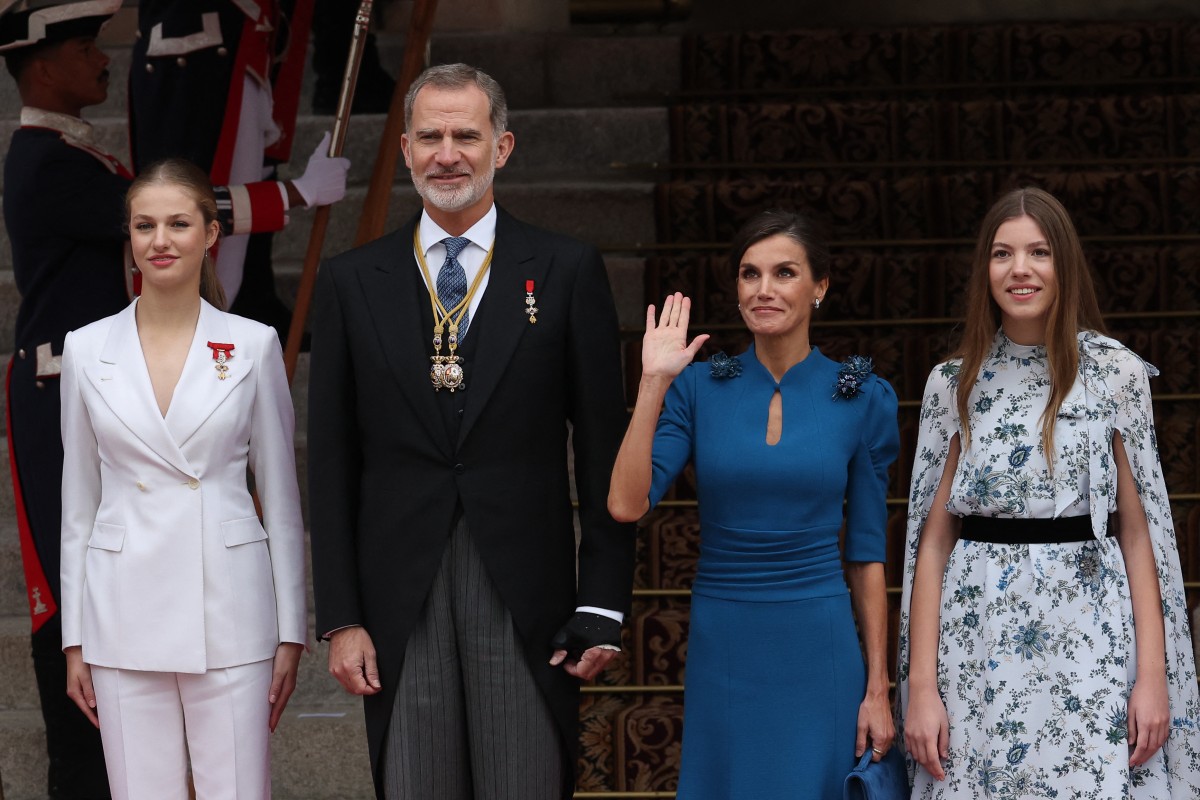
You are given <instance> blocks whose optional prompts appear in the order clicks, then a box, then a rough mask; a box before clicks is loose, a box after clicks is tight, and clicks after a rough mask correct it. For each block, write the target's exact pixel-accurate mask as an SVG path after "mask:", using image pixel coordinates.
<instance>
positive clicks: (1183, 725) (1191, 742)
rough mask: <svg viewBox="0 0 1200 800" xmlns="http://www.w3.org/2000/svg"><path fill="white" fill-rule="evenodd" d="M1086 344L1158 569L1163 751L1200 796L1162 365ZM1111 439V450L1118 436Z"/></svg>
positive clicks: (1197, 729) (1196, 708)
mask: <svg viewBox="0 0 1200 800" xmlns="http://www.w3.org/2000/svg"><path fill="white" fill-rule="evenodd" d="M1089 345H1090V347H1089ZM1114 345H1115V346H1114ZM1085 349H1090V350H1092V356H1093V358H1092V359H1091V360H1090V364H1092V365H1095V366H1096V368H1097V372H1098V374H1099V376H1100V377H1101V379H1102V380H1103V383H1104V384H1105V385H1106V386H1107V388H1108V389H1109V391H1110V392H1111V394H1110V397H1111V399H1112V413H1113V429H1114V430H1115V431H1116V432H1119V433H1120V434H1121V440H1122V442H1123V443H1124V447H1125V453H1126V455H1127V456H1128V457H1129V466H1130V469H1131V471H1132V472H1133V479H1134V483H1135V484H1136V485H1137V492H1138V497H1139V498H1140V499H1141V501H1142V510H1143V511H1144V512H1145V515H1146V522H1147V524H1148V526H1149V530H1150V541H1151V544H1152V545H1153V550H1154V561H1155V566H1156V567H1157V570H1158V584H1159V591H1160V593H1161V595H1162V610H1163V629H1164V633H1165V640H1166V654H1165V655H1166V666H1167V693H1168V697H1169V700H1170V707H1171V731H1170V734H1169V735H1168V737H1167V741H1166V744H1164V745H1163V753H1164V756H1165V758H1166V763H1167V767H1168V770H1169V772H1170V773H1171V775H1172V777H1173V778H1174V779H1175V780H1176V781H1179V782H1180V783H1182V784H1184V785H1186V786H1188V787H1189V788H1190V789H1191V790H1192V791H1191V796H1193V797H1200V783H1197V782H1196V781H1197V779H1196V769H1195V765H1196V764H1197V763H1200V691H1198V690H1197V685H1196V666H1195V655H1194V651H1193V645H1192V639H1191V634H1190V628H1189V625H1188V607H1187V598H1186V597H1185V595H1184V589H1183V574H1182V570H1181V569H1180V566H1179V548H1178V546H1177V544H1176V541H1175V526H1174V522H1173V520H1172V517H1171V506H1170V503H1169V502H1168V497H1167V486H1166V482H1165V480H1164V478H1163V471H1162V464H1161V462H1160V460H1159V456H1158V441H1157V439H1156V437H1155V433H1154V412H1153V409H1152V407H1151V402H1150V400H1151V398H1150V378H1151V377H1153V376H1154V375H1157V374H1158V370H1156V369H1155V368H1154V367H1152V366H1151V365H1149V364H1147V363H1146V362H1144V361H1142V360H1141V358H1139V357H1138V356H1137V355H1136V354H1134V353H1133V352H1132V351H1130V350H1128V349H1127V348H1125V347H1124V346H1123V345H1120V344H1118V343H1116V342H1113V341H1112V340H1106V339H1104V338H1102V337H1094V339H1093V340H1092V341H1091V342H1085ZM1085 363H1087V362H1085ZM1105 445H1106V446H1107V448H1108V452H1109V453H1111V450H1112V441H1111V437H1110V438H1109V441H1107V442H1106V443H1105ZM1093 502H1095V498H1093ZM1172 796H1173V797H1174V796H1180V797H1182V796H1183V794H1182V793H1179V794H1176V793H1175V792H1172Z"/></svg>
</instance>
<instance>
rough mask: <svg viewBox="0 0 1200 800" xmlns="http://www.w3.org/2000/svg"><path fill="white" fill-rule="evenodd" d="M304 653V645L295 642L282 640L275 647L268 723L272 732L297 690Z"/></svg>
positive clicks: (268, 699) (268, 697)
mask: <svg viewBox="0 0 1200 800" xmlns="http://www.w3.org/2000/svg"><path fill="white" fill-rule="evenodd" d="M303 653H304V645H302V644H296V643H295V642H280V643H279V646H278V647H276V648H275V663H274V664H273V665H272V668H271V693H270V695H268V696H267V701H268V702H269V703H270V704H271V718H270V720H269V721H268V723H267V725H268V727H270V729H271V733H274V732H275V726H276V725H278V724H279V718H280V717H281V716H283V709H285V708H286V707H287V703H288V698H290V697H291V696H292V692H294V691H295V690H296V673H297V672H298V671H299V670H300V656H301V654H303Z"/></svg>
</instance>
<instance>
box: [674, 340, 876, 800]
mask: <svg viewBox="0 0 1200 800" xmlns="http://www.w3.org/2000/svg"><path fill="white" fill-rule="evenodd" d="M736 361H737V362H739V363H740V365H741V372H740V374H739V375H737V376H736V377H716V376H715V375H714V374H713V370H711V369H710V364H709V363H701V364H693V365H691V366H689V367H688V368H687V369H686V370H684V372H683V373H682V374H681V375H680V376H679V377H678V378H676V379H675V381H674V383H673V384H672V385H671V388H670V390H669V391H668V393H667V398H666V402H665V404H664V408H663V412H662V415H661V417H660V418H659V423H658V429H657V431H656V432H655V437H654V454H653V461H654V478H653V484H652V488H651V492H650V502H651V505H654V504H657V503H658V501H659V500H661V499H662V497H663V495H664V494H665V493H666V491H667V489H668V488H670V486H671V484H672V483H673V481H674V480H675V478H676V476H678V474H679V473H680V472H681V471H682V470H683V468H684V467H685V466H686V465H687V464H688V462H689V461H690V462H692V463H693V464H694V465H695V471H696V482H697V494H698V499H699V509H700V559H699V564H698V569H697V574H696V580H695V583H694V584H693V586H692V610H691V624H690V634H689V638H688V655H687V675H686V695H685V700H684V725H683V757H682V765H681V771H680V779H679V790H678V792H679V793H678V797H679V800H739V799H744V800H776V798H777V799H778V800H798V798H813V799H814V800H824V799H825V798H829V800H834V799H835V798H840V797H841V796H842V794H841V792H842V782H843V780H844V779H845V777H846V774H847V773H848V772H849V771H850V769H851V768H852V767H853V766H854V763H855V758H854V742H855V734H856V726H857V722H858V707H859V704H860V703H861V702H862V698H863V692H864V690H865V688H866V675H865V670H864V666H863V657H862V651H861V648H860V646H859V641H858V635H857V633H856V630H855V624H854V617H853V615H852V613H851V607H850V595H849V591H848V589H847V587H846V582H845V578H844V576H843V572H842V557H843V555H844V556H845V559H846V560H848V561H884V560H885V559H886V555H887V552H886V550H887V548H886V521H887V508H886V505H885V501H886V498H887V484H888V475H887V470H888V467H889V466H890V465H891V463H892V462H893V461H894V460H895V458H896V453H897V451H898V449H899V433H898V430H897V424H896V395H895V393H894V392H893V391H892V388H891V386H889V385H888V383H887V382H886V381H884V380H882V379H881V378H878V377H876V376H874V375H870V374H868V375H866V376H865V378H864V379H862V381H861V385H860V386H859V388H858V391H857V393H856V394H855V395H854V396H853V397H850V398H846V397H839V398H838V399H834V394H835V389H836V385H837V383H838V377H839V368H840V367H841V365H840V364H838V363H837V362H835V361H831V360H830V359H828V358H826V357H825V356H823V355H821V353H820V351H818V350H817V349H816V348H814V349H813V350H812V352H811V353H810V354H809V356H808V358H806V359H805V360H804V361H802V362H800V363H799V364H797V365H795V366H794V367H792V368H791V369H790V370H789V371H788V372H787V374H786V375H784V376H783V380H781V381H779V382H778V383H776V381H775V379H774V378H773V377H772V376H771V374H770V372H768V371H767V369H766V368H765V367H764V366H763V365H762V364H761V363H759V361H758V358H757V357H756V356H755V354H754V349H753V348H751V349H750V350H748V351H747V352H745V353H743V354H742V355H740V356H738V357H737V358H736ZM777 390H778V391H779V392H780V396H781V399H782V402H783V434H782V437H781V439H780V440H779V442H778V443H777V444H775V445H768V444H767V443H766V431H767V414H768V408H769V406H770V402H771V398H772V396H773V395H774V393H775V391H777ZM843 501H845V503H844V505H843ZM843 520H844V521H845V524H846V535H845V540H844V548H845V552H844V554H843V553H842V552H841V551H840V549H839V546H838V544H839V543H838V533H839V530H840V529H841V527H842V523H843Z"/></svg>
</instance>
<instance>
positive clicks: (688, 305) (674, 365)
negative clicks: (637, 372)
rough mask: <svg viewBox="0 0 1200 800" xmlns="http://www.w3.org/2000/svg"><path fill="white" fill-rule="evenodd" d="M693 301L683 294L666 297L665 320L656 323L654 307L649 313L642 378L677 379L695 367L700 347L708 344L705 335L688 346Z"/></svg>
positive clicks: (643, 338)
mask: <svg viewBox="0 0 1200 800" xmlns="http://www.w3.org/2000/svg"><path fill="white" fill-rule="evenodd" d="M691 310H692V301H691V300H690V299H689V298H687V297H684V296H683V294H682V293H681V292H676V293H675V294H673V295H667V299H666V300H664V301H663V308H662V316H661V317H660V318H659V320H658V322H657V324H656V323H655V321H654V306H650V307H649V308H647V309H646V335H645V336H643V337H642V377H643V378H654V377H659V378H674V377H675V376H676V375H678V374H679V373H681V372H683V368H684V367H686V366H687V365H688V364H690V363H692V359H694V358H695V357H696V353H697V352H698V351H699V350H700V347H701V346H702V345H703V344H704V343H705V342H707V341H708V334H707V333H702V334H700V335H699V336H697V337H696V338H695V339H693V340H692V343H691V344H690V345H689V344H688V343H687V327H688V317H689V316H690V315H691Z"/></svg>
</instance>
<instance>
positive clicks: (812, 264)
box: [729, 208, 830, 281]
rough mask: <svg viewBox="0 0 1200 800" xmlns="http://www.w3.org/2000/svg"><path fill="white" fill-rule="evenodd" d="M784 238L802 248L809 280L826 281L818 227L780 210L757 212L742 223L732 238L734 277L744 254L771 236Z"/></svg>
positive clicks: (823, 247) (825, 248)
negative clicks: (810, 272)
mask: <svg viewBox="0 0 1200 800" xmlns="http://www.w3.org/2000/svg"><path fill="white" fill-rule="evenodd" d="M780 235H782V236H786V237H788V238H789V239H792V240H793V241H795V242H796V243H797V244H798V245H800V246H801V247H803V248H804V254H805V256H807V258H808V268H809V270H811V271H812V279H813V280H814V281H821V280H824V279H825V278H828V277H829V263H830V257H829V246H828V245H827V244H826V243H825V239H824V237H823V236H821V234H820V232H819V231H818V228H817V223H816V222H814V221H813V220H812V219H811V218H810V217H807V216H805V215H803V214H800V213H798V212H796V211H788V210H786V209H782V208H769V209H767V210H766V211H760V212H758V213H757V214H755V215H754V216H753V217H751V218H750V219H748V220H746V222H745V223H743V225H742V227H741V228H739V229H738V232H737V233H736V234H734V237H733V245H732V247H731V248H730V253H729V260H730V264H731V265H732V267H733V272H734V274H735V275H736V274H737V271H738V270H739V269H741V266H742V258H743V257H744V256H745V255H746V251H747V250H749V249H750V248H751V247H753V246H754V245H756V244H758V243H759V242H761V241H762V240H763V239H769V238H771V237H772V236H780Z"/></svg>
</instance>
